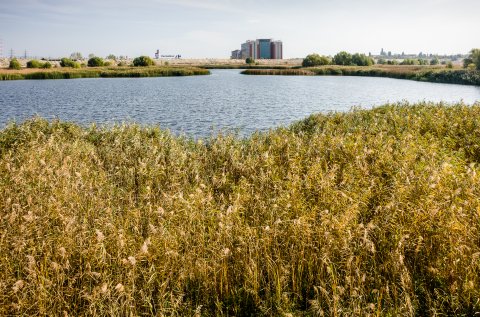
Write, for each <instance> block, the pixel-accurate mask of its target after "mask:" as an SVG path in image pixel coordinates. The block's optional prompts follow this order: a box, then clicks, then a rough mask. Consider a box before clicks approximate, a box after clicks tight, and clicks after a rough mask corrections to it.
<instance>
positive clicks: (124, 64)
mask: <svg viewBox="0 0 480 317" xmlns="http://www.w3.org/2000/svg"><path fill="white" fill-rule="evenodd" d="M117 66H119V67H122V66H127V63H126V62H124V61H120V62H119V63H118V64H117Z"/></svg>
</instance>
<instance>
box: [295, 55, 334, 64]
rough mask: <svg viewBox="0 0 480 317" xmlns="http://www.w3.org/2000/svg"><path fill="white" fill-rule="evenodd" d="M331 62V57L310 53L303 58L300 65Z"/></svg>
mask: <svg viewBox="0 0 480 317" xmlns="http://www.w3.org/2000/svg"><path fill="white" fill-rule="evenodd" d="M331 63H332V60H331V58H329V57H327V56H320V55H318V54H310V55H307V57H305V58H304V59H303V62H302V66H303V67H313V66H324V65H330V64H331Z"/></svg>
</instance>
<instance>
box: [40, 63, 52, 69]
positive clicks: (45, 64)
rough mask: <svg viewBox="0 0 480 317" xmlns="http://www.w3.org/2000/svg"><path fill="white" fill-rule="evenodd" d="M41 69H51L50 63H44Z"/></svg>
mask: <svg viewBox="0 0 480 317" xmlns="http://www.w3.org/2000/svg"><path fill="white" fill-rule="evenodd" d="M42 68H46V69H48V68H52V64H51V63H50V62H45V63H44V64H43V65H42Z"/></svg>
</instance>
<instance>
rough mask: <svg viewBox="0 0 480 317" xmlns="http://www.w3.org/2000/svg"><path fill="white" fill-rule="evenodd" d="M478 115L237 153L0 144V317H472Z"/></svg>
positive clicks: (467, 109) (225, 141)
mask: <svg viewBox="0 0 480 317" xmlns="http://www.w3.org/2000/svg"><path fill="white" fill-rule="evenodd" d="M479 122H480V104H477V105H474V106H466V105H463V104H456V105H443V104H430V103H422V104H416V105H408V104H394V105H386V106H383V107H379V108H376V109H374V110H353V111H351V112H349V113H344V114H329V115H314V116H311V117H309V118H307V119H305V120H303V121H301V122H298V123H296V124H294V125H292V126H291V127H289V128H280V129H276V130H272V131H270V132H266V133H256V134H254V135H252V136H251V137H249V138H247V139H239V138H237V137H235V136H229V135H218V136H213V137H211V138H210V139H208V140H201V141H194V140H191V139H188V138H184V137H176V136H173V135H171V134H170V133H168V132H167V131H164V130H161V129H160V128H158V127H141V126H137V125H120V126H114V127H110V128H99V127H96V126H91V127H89V128H82V127H80V126H77V125H75V124H72V123H64V122H51V123H49V122H47V121H45V120H42V119H33V120H30V121H28V122H25V123H23V124H20V125H17V124H10V125H9V126H8V127H7V128H5V129H4V130H2V131H1V132H0V175H2V177H0V212H1V214H0V250H1V256H0V268H1V269H0V315H49V316H58V315H74V316H79V315H98V316H100V315H102V316H103V315H110V316H127V315H128V316H130V315H132V316H141V315H157V316H164V315H165V316H166V315H168V316H193V315H198V316H200V315H203V316H218V315H225V316H227V315H228V316H251V315H266V316H280V315H285V316H287V315H288V316H291V315H308V316H317V315H325V316H340V315H355V316H362V315H363V316H367V315H368V316H372V315H375V316H414V315H418V316H426V315H435V316H441V315H457V316H474V315H475V314H478V313H479V312H480V200H479V199H478V197H480V170H479V165H478V164H479V163H480V126H479Z"/></svg>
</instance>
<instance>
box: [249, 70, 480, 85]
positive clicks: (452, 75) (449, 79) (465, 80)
mask: <svg viewBox="0 0 480 317" xmlns="http://www.w3.org/2000/svg"><path fill="white" fill-rule="evenodd" d="M242 74H244V75H287V76H321V75H334V76H342V75H343V76H367V77H390V78H398V79H410V80H417V81H427V82H438V83H451V84H462V85H480V72H478V71H475V70H465V69H445V68H439V67H428V66H411V67H409V66H372V67H356V66H343V67H342V66H324V67H313V68H300V69H283V70H281V69H268V70H265V69H252V70H251V69H248V70H245V71H243V72H242Z"/></svg>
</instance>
